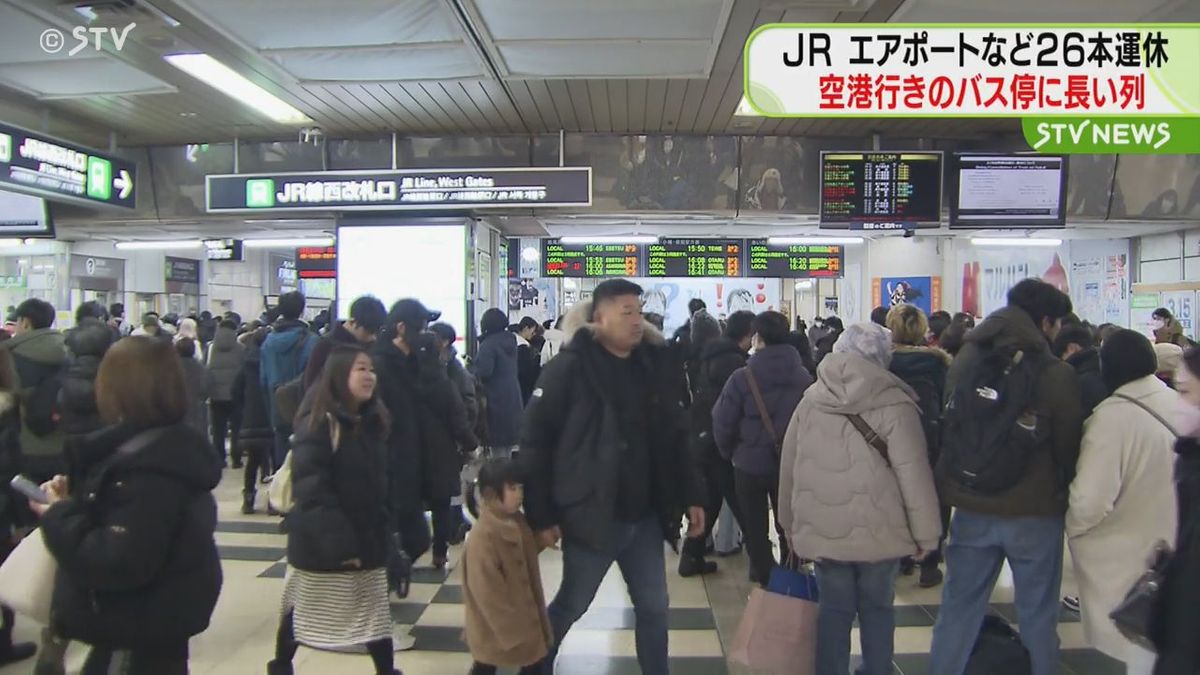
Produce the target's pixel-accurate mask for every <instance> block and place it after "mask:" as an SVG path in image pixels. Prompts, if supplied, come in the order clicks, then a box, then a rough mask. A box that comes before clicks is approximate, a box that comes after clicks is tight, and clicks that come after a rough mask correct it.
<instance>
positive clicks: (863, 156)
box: [821, 152, 942, 229]
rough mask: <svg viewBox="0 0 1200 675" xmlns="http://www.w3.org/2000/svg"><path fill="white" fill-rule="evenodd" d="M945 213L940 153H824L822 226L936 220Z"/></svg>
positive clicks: (836, 226)
mask: <svg viewBox="0 0 1200 675" xmlns="http://www.w3.org/2000/svg"><path fill="white" fill-rule="evenodd" d="M941 214H942V153H940V152H823V153H821V227H828V228H832V229H839V228H841V229H844V228H845V227H846V226H847V225H848V224H849V223H856V222H876V221H889V222H908V223H930V224H936V223H938V222H939V221H940V220H941Z"/></svg>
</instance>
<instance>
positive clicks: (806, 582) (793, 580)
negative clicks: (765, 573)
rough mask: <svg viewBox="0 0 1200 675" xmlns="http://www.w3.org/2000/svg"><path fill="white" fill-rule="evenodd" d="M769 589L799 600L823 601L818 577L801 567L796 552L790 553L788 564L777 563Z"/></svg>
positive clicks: (772, 571)
mask: <svg viewBox="0 0 1200 675" xmlns="http://www.w3.org/2000/svg"><path fill="white" fill-rule="evenodd" d="M767 591H769V592H771V593H777V594H779V595H786V596H787V597H789V598H796V599H798V600H808V601H809V602H820V601H821V596H820V593H819V592H818V591H817V577H816V576H815V575H813V574H811V573H809V572H806V571H804V570H801V569H799V560H798V559H797V558H796V554H794V553H792V554H789V555H788V563H787V564H785V565H776V566H775V569H773V570H771V578H770V579H769V580H768V581H767Z"/></svg>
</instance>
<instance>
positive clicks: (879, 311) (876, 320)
mask: <svg viewBox="0 0 1200 675" xmlns="http://www.w3.org/2000/svg"><path fill="white" fill-rule="evenodd" d="M887 315H888V308H887V307H884V306H882V305H880V306H879V307H876V308H875V309H873V310H871V323H873V324H877V325H880V326H883V327H884V328H887Z"/></svg>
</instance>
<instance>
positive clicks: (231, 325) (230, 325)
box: [217, 319, 238, 331]
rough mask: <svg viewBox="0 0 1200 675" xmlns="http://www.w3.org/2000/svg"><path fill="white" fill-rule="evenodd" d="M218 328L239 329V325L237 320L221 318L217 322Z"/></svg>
mask: <svg viewBox="0 0 1200 675" xmlns="http://www.w3.org/2000/svg"><path fill="white" fill-rule="evenodd" d="M217 328H227V329H229V330H232V331H236V330H237V329H238V325H237V323H236V322H234V321H230V320H229V319H221V322H220V323H218V324H217Z"/></svg>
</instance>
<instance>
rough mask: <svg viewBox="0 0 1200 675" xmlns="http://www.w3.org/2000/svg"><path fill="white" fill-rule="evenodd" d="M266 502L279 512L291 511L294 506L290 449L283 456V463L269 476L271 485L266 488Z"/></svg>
mask: <svg viewBox="0 0 1200 675" xmlns="http://www.w3.org/2000/svg"><path fill="white" fill-rule="evenodd" d="M267 503H268V504H270V505H271V507H272V508H274V509H275V510H276V511H278V512H280V513H291V511H292V509H293V508H295V506H296V501H295V497H293V496H292V451H291V450H288V454H287V455H285V456H284V458H283V464H282V465H280V467H279V469H277V470H276V471H275V475H274V476H272V477H271V487H270V489H268V490H267Z"/></svg>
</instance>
